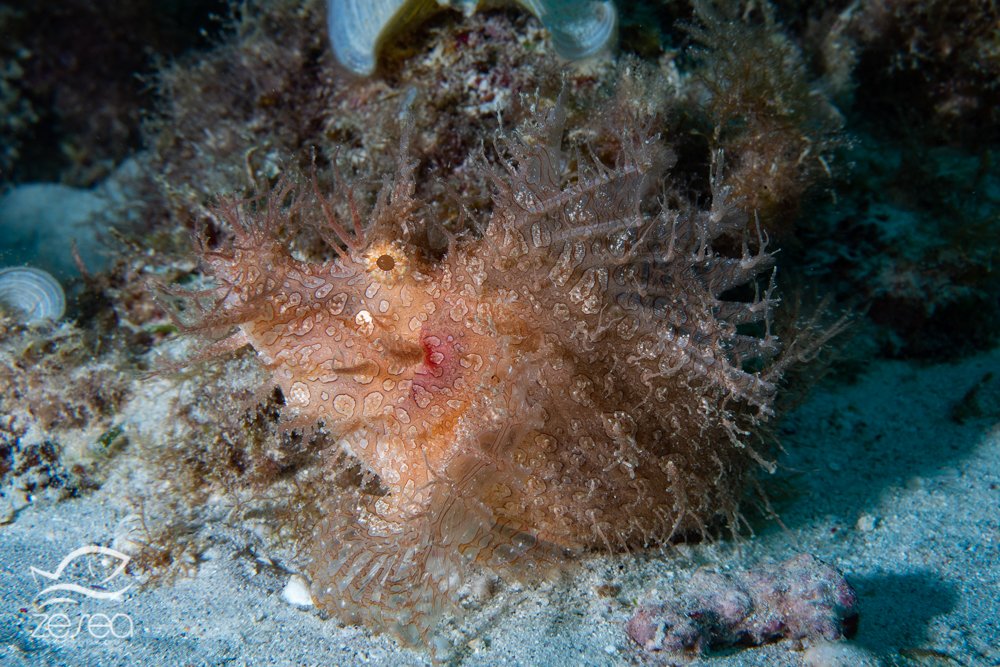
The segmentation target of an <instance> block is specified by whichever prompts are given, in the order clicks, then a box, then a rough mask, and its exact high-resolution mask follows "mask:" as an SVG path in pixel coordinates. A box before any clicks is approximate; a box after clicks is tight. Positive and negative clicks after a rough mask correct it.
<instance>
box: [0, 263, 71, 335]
mask: <svg viewBox="0 0 1000 667" xmlns="http://www.w3.org/2000/svg"><path fill="white" fill-rule="evenodd" d="M0 310H3V311H6V312H8V313H10V314H12V315H13V316H14V317H16V318H17V319H18V320H20V321H21V322H24V323H25V324H37V323H39V322H43V321H45V320H58V319H60V318H61V317H62V316H63V313H65V312H66V296H65V295H64V294H63V288H62V285H60V284H59V281H57V280H56V279H55V278H53V277H52V276H51V275H49V274H48V273H46V272H45V271H42V270H41V269H35V268H32V267H30V266H18V267H13V268H9V269H0Z"/></svg>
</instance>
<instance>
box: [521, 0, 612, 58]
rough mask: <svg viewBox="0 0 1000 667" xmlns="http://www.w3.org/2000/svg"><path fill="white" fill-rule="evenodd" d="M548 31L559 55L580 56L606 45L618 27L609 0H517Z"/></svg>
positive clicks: (583, 56) (592, 52) (586, 56)
mask: <svg viewBox="0 0 1000 667" xmlns="http://www.w3.org/2000/svg"><path fill="white" fill-rule="evenodd" d="M520 4H522V5H524V6H525V7H526V8H527V9H528V10H529V11H531V13H532V14H534V15H535V16H537V17H538V20H539V21H541V22H542V25H544V26H545V27H546V28H547V29H548V31H549V33H550V34H551V35H552V45H553V46H554V47H555V49H556V53H558V54H559V55H560V56H562V57H563V58H566V59H567V60H581V59H583V58H589V57H590V56H593V55H597V54H598V53H600V52H601V51H603V50H604V49H606V48H609V47H610V45H611V43H612V41H614V39H615V34H616V31H617V28H618V15H617V13H616V12H615V6H614V4H613V3H612V2H611V0H520Z"/></svg>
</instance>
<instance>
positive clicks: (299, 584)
mask: <svg viewBox="0 0 1000 667" xmlns="http://www.w3.org/2000/svg"><path fill="white" fill-rule="evenodd" d="M281 597H282V599H283V600H284V601H285V602H287V603H288V604H290V605H294V606H296V607H311V606H313V604H314V602H313V599H312V594H311V593H310V592H309V584H308V583H307V582H306V580H305V579H304V578H303V577H301V576H300V575H297V574H293V575H292V576H291V577H289V578H288V583H286V584H285V588H284V589H282V591H281Z"/></svg>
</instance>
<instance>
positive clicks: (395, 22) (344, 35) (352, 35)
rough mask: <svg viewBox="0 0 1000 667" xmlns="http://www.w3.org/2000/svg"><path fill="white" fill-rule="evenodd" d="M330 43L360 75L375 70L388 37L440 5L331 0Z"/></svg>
mask: <svg viewBox="0 0 1000 667" xmlns="http://www.w3.org/2000/svg"><path fill="white" fill-rule="evenodd" d="M326 8H327V14H326V21H327V29H328V30H329V33H330V44H331V45H332V46H333V53H334V55H335V56H337V60H339V61H340V64H341V65H343V66H345V67H346V68H348V69H349V70H351V71H352V72H355V73H356V74H361V75H368V74H371V73H372V72H374V71H375V59H376V57H377V55H378V49H379V46H380V45H381V42H382V41H383V40H384V39H385V38H386V36H388V35H391V34H393V33H394V32H396V30H397V29H399V28H401V27H403V26H405V25H407V24H415V23H417V22H419V21H421V20H422V19H424V18H426V17H427V16H428V15H429V14H432V13H434V12H435V11H437V10H438V9H440V6H439V5H438V3H437V2H436V1H435V0H327V4H326Z"/></svg>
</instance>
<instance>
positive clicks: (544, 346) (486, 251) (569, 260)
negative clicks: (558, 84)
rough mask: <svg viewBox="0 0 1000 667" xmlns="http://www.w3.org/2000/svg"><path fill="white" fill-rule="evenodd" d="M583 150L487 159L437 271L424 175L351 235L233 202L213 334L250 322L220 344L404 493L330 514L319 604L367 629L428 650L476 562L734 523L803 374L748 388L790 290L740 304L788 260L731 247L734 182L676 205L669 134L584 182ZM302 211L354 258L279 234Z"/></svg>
mask: <svg viewBox="0 0 1000 667" xmlns="http://www.w3.org/2000/svg"><path fill="white" fill-rule="evenodd" d="M561 134H562V118H561V114H560V112H559V110H558V108H557V110H555V111H552V112H550V113H549V115H548V117H546V118H545V119H544V120H543V121H540V122H538V123H537V124H535V125H532V126H530V127H527V128H523V129H522V131H521V132H520V133H519V134H517V135H516V136H515V137H506V138H501V139H500V140H499V144H500V150H501V153H502V154H503V155H501V160H500V167H499V168H496V169H494V168H491V167H489V166H487V164H486V161H485V160H482V169H484V173H487V174H488V175H489V177H490V178H491V179H492V181H493V182H494V184H495V196H494V210H493V213H492V216H491V218H490V220H489V222H488V224H486V225H485V226H484V229H481V230H480V233H478V234H470V235H468V236H466V237H462V238H455V239H452V241H451V245H450V247H449V249H448V251H447V253H446V254H445V255H444V256H443V258H441V259H438V260H434V261H431V260H428V259H426V255H425V254H424V253H422V252H421V251H420V250H418V249H417V248H414V247H411V246H410V244H409V243H408V241H407V239H406V238H405V235H404V234H402V233H401V230H403V229H405V228H407V225H406V223H407V221H409V220H410V219H411V217H412V215H413V211H414V209H415V207H416V203H415V202H414V201H412V198H411V197H412V192H413V184H412V167H411V166H410V165H408V164H405V163H403V165H402V166H401V167H400V170H399V173H398V174H397V176H396V180H395V184H394V185H393V186H392V187H391V188H389V187H387V188H386V190H385V191H384V192H383V195H382V197H381V198H380V200H379V202H378V203H377V204H376V205H375V208H374V210H373V211H372V212H371V213H370V215H368V216H364V217H365V218H366V219H364V220H363V219H362V217H363V216H361V215H359V214H358V213H357V208H356V206H355V205H354V202H353V201H350V202H349V203H350V211H351V213H352V215H351V217H352V218H353V220H351V221H349V222H350V224H349V225H347V224H344V223H343V222H342V221H340V220H338V218H337V216H336V215H334V213H333V211H332V210H331V206H330V205H328V204H325V203H323V200H322V199H321V198H319V197H318V193H316V198H315V199H313V198H303V197H299V198H298V199H297V200H296V202H295V203H294V204H292V206H291V210H289V209H288V207H284V204H283V202H285V201H286V200H287V199H288V191H287V189H286V190H285V191H282V192H279V193H277V194H272V196H271V197H270V198H269V200H268V201H267V203H266V206H262V205H258V207H257V209H258V210H257V211H256V212H254V213H247V212H245V211H244V208H245V207H244V206H242V205H239V204H236V203H231V204H227V205H223V206H222V207H221V208H220V217H222V218H224V219H226V220H228V222H229V224H230V226H231V227H232V229H233V232H234V234H235V236H236V240H235V242H234V243H233V245H232V247H229V248H223V249H220V250H213V251H206V252H205V253H204V259H205V263H206V265H207V267H208V270H209V272H210V273H211V274H212V275H213V276H214V277H215V278H216V279H217V280H218V282H219V284H220V286H219V287H218V289H217V290H214V292H213V299H214V304H213V308H212V309H211V311H210V312H209V313H207V314H206V315H205V320H204V322H202V323H201V326H203V327H206V328H207V327H214V328H217V327H219V326H220V325H231V326H234V327H235V333H234V334H233V335H232V336H231V337H230V338H229V339H227V340H226V341H223V342H221V343H219V344H218V345H220V346H224V347H229V348H233V347H239V346H242V345H250V346H252V347H253V349H254V350H256V352H257V355H258V357H259V359H260V362H261V363H262V364H264V366H266V367H267V369H268V370H269V371H270V372H271V374H272V377H273V380H274V383H275V384H276V385H277V386H278V387H280V389H281V391H282V394H283V395H284V397H285V402H286V412H287V415H288V416H289V417H290V418H291V419H292V420H293V422H298V423H304V424H315V423H317V422H322V424H324V425H325V428H326V429H328V430H329V431H331V432H332V433H334V434H335V435H337V436H338V437H339V439H340V441H341V443H342V447H343V448H344V449H345V450H346V451H347V452H348V453H349V454H350V455H351V457H352V458H353V459H355V460H357V461H360V463H361V465H362V467H363V468H364V469H365V470H366V471H368V472H369V473H373V474H374V475H376V476H377V479H378V482H379V483H380V485H381V488H382V489H384V491H385V493H384V495H369V496H364V495H357V496H351V497H349V498H337V497H331V498H330V499H328V500H327V501H325V502H324V504H325V507H326V514H325V516H324V518H323V519H322V520H321V521H320V522H319V524H318V525H316V527H315V529H314V532H313V535H312V538H311V540H309V541H308V543H309V544H308V549H307V556H308V566H307V569H308V572H309V574H310V576H311V577H312V581H313V588H314V595H315V597H316V599H317V601H318V602H319V603H320V604H321V605H325V606H327V607H331V608H335V609H340V610H341V611H342V614H343V615H344V616H345V617H346V618H347V619H357V620H367V621H369V622H374V623H376V624H380V625H382V626H389V627H391V628H393V629H394V630H395V631H396V632H397V633H398V634H399V635H400V636H402V637H403V638H404V639H407V640H411V641H418V640H420V639H426V636H427V632H428V629H429V628H430V627H431V626H432V624H433V622H434V620H435V619H436V618H437V617H438V616H439V615H440V612H441V610H442V608H443V607H444V606H445V605H444V604H443V602H444V601H446V600H448V599H449V598H451V597H452V596H453V595H454V593H455V591H456V589H457V588H458V587H459V585H460V584H461V583H462V581H463V577H464V573H465V572H466V570H467V569H468V565H469V563H470V562H477V563H478V564H480V565H483V566H485V567H489V568H493V569H499V570H503V571H509V570H513V569H516V568H515V567H514V566H516V567H523V566H526V564H529V563H531V562H535V561H537V557H538V556H539V555H540V554H548V555H552V554H554V553H558V552H560V551H565V550H580V549H586V548H607V549H612V550H621V549H627V548H632V547H640V546H645V545H649V544H654V543H662V542H665V541H667V540H669V539H671V538H672V537H675V536H678V535H681V534H684V533H689V532H692V531H695V532H696V531H705V530H706V529H707V527H708V526H709V525H710V523H711V522H713V521H714V520H716V519H717V518H718V517H720V516H721V517H722V518H723V519H724V520H725V521H727V522H729V523H730V524H732V523H734V522H735V521H736V520H737V517H738V510H737V506H738V501H739V498H740V495H741V491H742V489H743V486H744V484H743V483H744V478H745V477H746V476H747V474H748V472H749V471H751V469H752V468H753V467H754V465H755V463H754V461H755V460H756V461H761V460H762V459H761V458H760V457H759V456H758V455H757V454H756V453H755V452H754V451H753V449H752V448H751V446H750V437H749V435H750V431H751V429H752V428H753V427H754V425H755V424H756V423H757V422H758V421H759V420H761V419H762V418H764V417H766V416H767V415H768V414H769V413H770V411H771V402H772V397H773V394H774V390H775V387H774V382H775V381H776V379H777V377H778V375H780V370H781V368H780V363H779V364H775V363H771V364H770V369H769V370H767V371H764V372H759V373H756V374H754V373H749V372H746V371H744V369H743V365H744V363H745V362H747V361H749V360H752V359H756V360H758V362H761V363H762V365H763V366H764V367H767V365H768V364H767V362H768V361H769V360H770V359H771V358H772V357H773V356H774V355H775V354H776V352H777V343H776V341H775V339H774V338H773V336H771V335H770V333H765V335H763V336H761V337H752V336H747V335H743V334H741V333H738V332H737V325H739V324H745V323H754V322H757V323H766V322H767V319H768V317H769V313H770V310H771V308H772V306H773V305H774V302H773V300H772V299H771V298H770V289H768V290H767V291H766V294H765V295H763V296H762V297H760V298H758V299H756V300H754V301H752V302H740V301H726V300H723V299H722V298H720V297H721V295H723V294H724V293H725V292H726V291H727V290H729V289H730V288H732V287H735V286H739V285H742V284H745V283H747V282H749V281H752V280H753V279H754V278H755V276H757V275H758V274H759V273H761V272H762V271H764V270H766V269H767V268H769V266H770V264H771V257H770V255H769V254H767V253H765V252H764V250H763V248H762V245H763V244H762V243H760V242H759V239H754V241H755V242H754V244H753V245H754V246H755V247H756V248H757V249H756V250H754V251H751V250H749V249H748V248H747V244H746V242H745V243H744V250H743V253H742V255H741V256H737V257H732V258H727V257H722V256H720V255H719V254H717V253H716V252H715V251H713V249H712V245H711V244H712V242H713V241H715V240H716V239H717V238H718V237H720V236H721V235H723V234H730V235H735V238H736V239H737V240H738V239H739V238H740V235H741V234H742V235H744V236H745V227H746V220H745V217H743V216H739V215H738V214H737V213H736V211H735V209H734V208H731V207H730V206H729V204H728V203H727V202H726V194H727V193H726V191H725V188H724V187H722V186H721V185H720V182H721V179H720V178H719V175H718V173H714V174H713V201H712V205H711V207H710V208H709V209H708V210H704V211H701V210H694V209H691V210H668V209H666V208H662V207H661V206H660V204H659V203H658V201H657V199H656V197H655V195H656V194H657V192H656V191H655V187H656V186H657V184H658V183H659V179H660V178H661V176H662V174H663V172H664V170H665V168H666V167H667V166H668V163H669V156H668V155H666V152H665V151H664V150H663V149H662V148H661V147H660V144H659V143H658V142H657V141H656V140H655V139H654V138H650V137H646V136H642V135H634V134H629V133H628V132H623V133H622V137H621V155H620V156H619V157H618V160H617V162H616V164H615V166H614V167H607V166H603V165H600V164H595V163H591V164H586V165H585V164H583V163H582V160H579V159H578V162H579V164H577V166H576V167H575V168H574V169H572V170H570V169H568V168H567V167H566V166H564V162H566V161H567V160H566V158H565V156H564V155H563V154H562V152H561V150H560V141H561ZM717 169H718V167H716V171H717ZM307 200H308V201H307ZM302 205H312V206H317V205H318V206H320V207H321V208H322V209H323V212H324V214H325V215H324V217H325V219H326V221H327V222H326V224H327V227H326V234H327V236H328V237H329V238H328V240H329V242H330V245H331V247H332V248H333V250H334V251H336V253H337V255H338V256H337V257H336V259H334V260H332V261H330V262H328V263H326V264H322V265H320V264H310V263H307V262H303V261H298V260H296V259H293V258H292V257H291V255H290V254H289V253H288V252H287V251H285V250H284V249H283V248H281V247H279V245H278V244H277V242H276V241H275V240H274V239H273V236H274V235H273V233H272V228H273V227H274V226H275V225H277V224H279V223H280V222H281V221H284V220H288V219H290V217H291V216H292V212H291V211H294V209H295V208H296V207H297V206H302ZM759 329H760V330H761V331H766V330H767V329H769V327H766V326H760V327H759ZM547 557H548V556H546V558H547Z"/></svg>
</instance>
